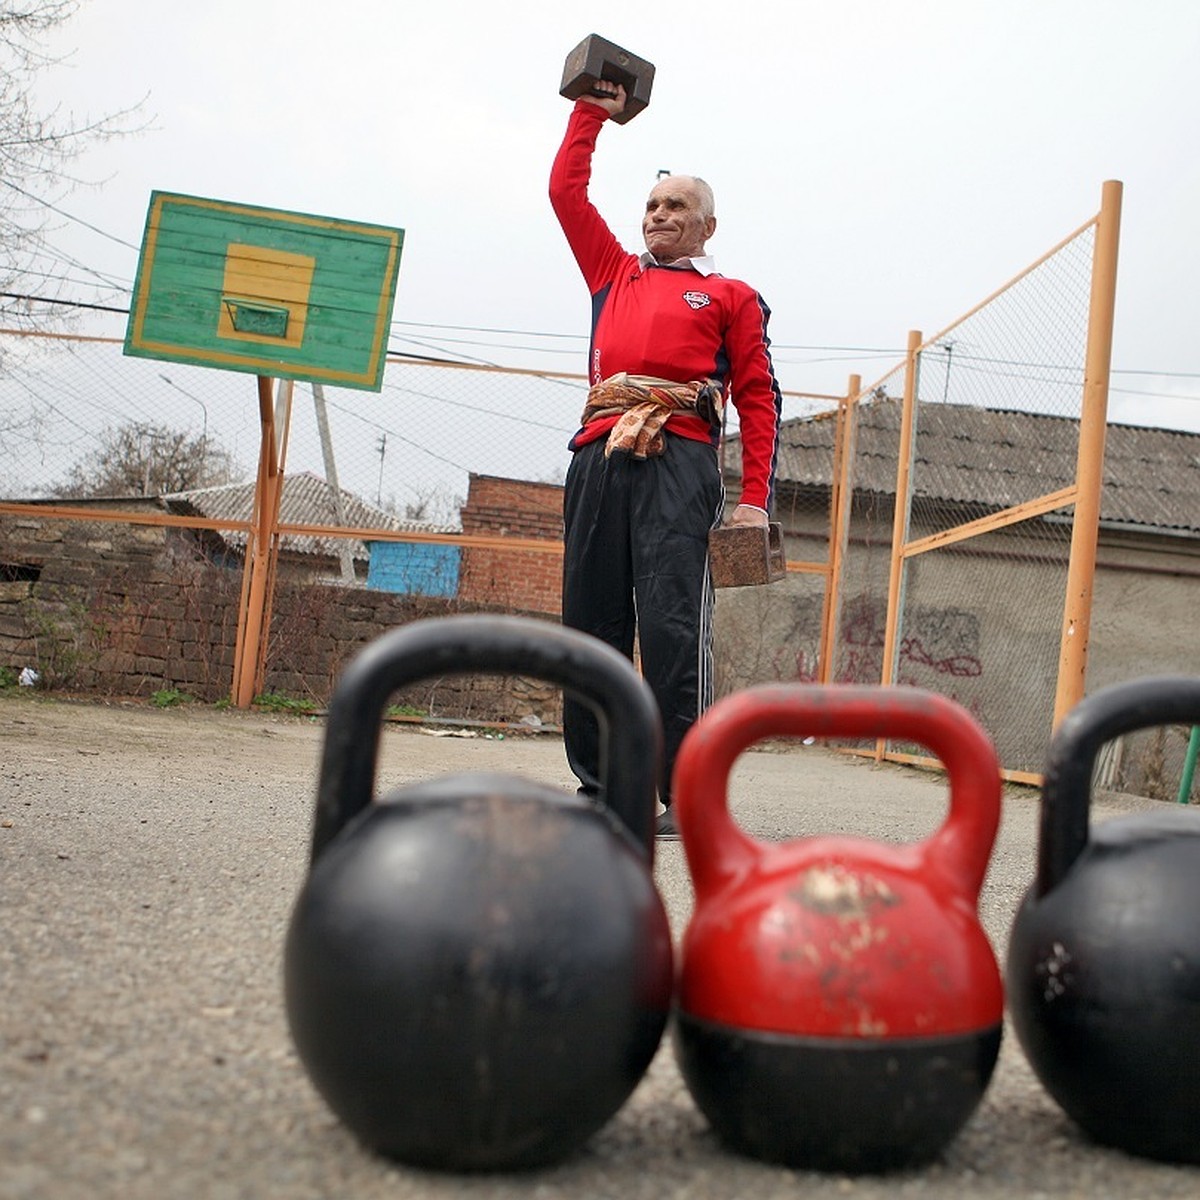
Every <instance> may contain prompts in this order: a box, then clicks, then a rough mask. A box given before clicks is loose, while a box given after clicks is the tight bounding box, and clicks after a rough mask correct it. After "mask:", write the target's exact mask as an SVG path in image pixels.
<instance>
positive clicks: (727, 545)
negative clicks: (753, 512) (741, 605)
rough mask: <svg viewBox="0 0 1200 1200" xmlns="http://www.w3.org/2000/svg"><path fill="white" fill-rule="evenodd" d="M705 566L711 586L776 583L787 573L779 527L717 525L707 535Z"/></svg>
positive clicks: (774, 524) (775, 522) (772, 524)
mask: <svg viewBox="0 0 1200 1200" xmlns="http://www.w3.org/2000/svg"><path fill="white" fill-rule="evenodd" d="M708 564H709V572H710V574H711V575H712V583H713V587H719V588H720V587H749V586H751V585H754V584H759V583H776V582H777V581H778V580H780V579H782V578H784V576H785V575H786V574H787V559H786V558H785V557H784V551H783V526H782V525H780V524H779V522H778V521H771V522H770V523H769V524H767V525H719V526H717V528H716V529H712V530H710V531H709V534H708Z"/></svg>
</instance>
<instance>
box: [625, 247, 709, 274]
mask: <svg viewBox="0 0 1200 1200" xmlns="http://www.w3.org/2000/svg"><path fill="white" fill-rule="evenodd" d="M684 263H687V264H688V266H690V267H691V268H692V270H693V271H695V272H696V273H697V274H699V275H715V274H716V273H717V262H716V259H714V258H713V256H712V255H711V254H702V255H699V256H697V257H696V258H679V259H676V260H675V262H673V263H672V264H671V266H672V267H679V266H682V265H683V264H684ZM638 265H639V266H640V267H641V268H642V270H643V271H644V270H645V269H646V268H647V267H655V266H658V263H657V262H655V259H654V255H653V254H651V253H650V251H649V250H643V251H642V254H641V256H640V257H639V258H638Z"/></svg>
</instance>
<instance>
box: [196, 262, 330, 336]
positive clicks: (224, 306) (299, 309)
mask: <svg viewBox="0 0 1200 1200" xmlns="http://www.w3.org/2000/svg"><path fill="white" fill-rule="evenodd" d="M316 265H317V260H316V259H315V258H312V257H310V256H309V255H307V254H293V253H291V252H289V251H287V250H273V249H270V248H269V247H266V246H249V245H245V244H243V243H240V242H231V243H230V244H229V247H228V248H227V250H226V251H225V277H224V281H223V283H222V286H221V311H220V316H219V318H218V321H217V333H218V335H219V336H220V337H227V338H236V339H238V340H239V341H244V342H266V343H268V344H270V345H275V346H295V347H299V345H300V344H301V342H302V341H303V340H304V323H305V317H306V316H307V314H308V296H309V292H310V291H311V290H312V279H313V271H314V270H315V269H316ZM237 301H243V302H244V303H246V304H251V305H253V304H260V305H274V306H278V307H281V308H285V309H287V312H288V320H287V332H286V333H285V334H284V336H283V337H276V336H274V335H273V334H269V333H250V332H247V331H245V330H241V329H236V328H235V327H234V309H235V308H236V306H237V305H236V302H237Z"/></svg>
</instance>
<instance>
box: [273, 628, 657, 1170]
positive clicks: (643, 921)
mask: <svg viewBox="0 0 1200 1200" xmlns="http://www.w3.org/2000/svg"><path fill="white" fill-rule="evenodd" d="M468 671H487V672H492V673H519V674H522V675H533V676H536V677H538V678H541V679H544V680H547V681H550V682H553V683H556V684H558V685H560V686H561V687H563V688H565V689H567V690H568V691H570V692H571V693H572V694H573V695H575V696H576V697H577V698H578V699H580V700H581V701H583V702H584V703H586V704H587V705H588V706H589V707H591V708H592V709H593V710H594V711H595V713H596V716H597V719H598V723H599V725H600V728H601V731H602V737H603V738H604V740H603V741H602V746H603V753H602V760H603V763H604V769H603V792H602V796H601V797H600V799H599V800H598V801H596V800H590V799H587V798H584V797H580V796H577V795H575V794H571V793H565V792H562V791H560V790H558V789H556V788H552V787H549V786H547V785H545V784H541V783H537V782H531V781H530V780H528V779H522V778H519V777H517V776H510V775H502V774H497V773H483V772H472V773H469V774H462V775H453V776H447V777H443V778H439V779H435V780H432V781H429V782H425V783H419V784H416V785H414V786H412V787H408V788H405V789H403V790H400V791H396V792H393V793H391V794H390V795H389V796H387V797H386V798H385V799H383V800H381V801H377V802H374V803H373V802H372V792H373V789H374V783H375V775H376V765H377V759H378V742H379V733H380V725H381V719H382V716H383V712H384V706H385V704H386V703H387V701H388V699H389V697H390V696H391V695H392V694H393V693H394V692H395V690H396V689H397V688H399V687H401V686H403V685H405V684H408V683H411V682H413V681H416V680H419V679H422V678H428V677H430V676H437V675H443V674H454V673H462V672H468ZM661 755H662V731H661V724H660V720H659V715H658V709H657V706H656V705H655V702H654V700H653V698H652V695H651V693H650V691H649V688H648V687H647V686H646V684H645V683H644V682H643V680H642V679H641V678H640V677H639V676H638V675H637V673H636V672H635V670H634V668H633V666H632V664H631V663H630V662H629V661H628V660H627V659H625V658H624V657H622V656H621V655H620V654H618V653H617V652H616V651H615V650H612V649H611V648H610V647H608V646H606V645H604V644H602V643H601V642H599V641H597V640H595V639H593V638H590V637H588V636H587V635H585V634H581V633H578V632H575V631H573V630H569V629H564V628H562V627H560V626H557V625H553V624H550V623H549V622H546V621H538V620H533V619H527V618H519V617H491V616H461V617H446V618H441V619H434V620H426V621H419V622H415V623H413V624H410V625H406V626H404V627H402V628H400V629H397V630H394V631H392V632H390V633H387V634H385V635H384V636H382V637H380V638H378V639H377V640H376V641H374V642H373V643H371V644H370V645H369V646H367V647H366V648H365V649H364V650H363V651H362V652H361V653H360V654H359V655H358V657H357V658H355V659H354V660H353V661H352V662H351V663H350V665H349V666H348V667H347V669H346V671H345V673H344V674H343V675H342V677H341V679H340V681H339V683H338V686H337V688H336V690H335V693H334V696H333V699H332V701H331V703H330V707H329V715H328V725H327V730H326V735H325V742H324V750H323V758H322V762H321V773H320V783H319V791H318V796H317V807H316V821H315V827H314V831H313V844H312V862H311V868H310V872H309V875H308V878H307V880H306V881H305V883H304V885H303V887H302V890H301V892H300V895H299V898H298V900H297V902H296V906H295V910H294V912H293V914H292V919H291V925H290V928H289V930H288V934H287V942H286V946H285V953H284V974H285V994H286V1001H287V1015H288V1021H289V1023H290V1026H291V1031H292V1036H293V1039H294V1040H295V1043H296V1047H297V1050H298V1051H299V1055H300V1058H301V1060H302V1062H303V1063H304V1066H305V1067H306V1068H307V1070H308V1072H309V1075H310V1076H311V1078H312V1081H313V1083H314V1084H315V1086H316V1088H317V1090H318V1091H319V1092H320V1093H321V1095H322V1096H323V1097H324V1099H325V1101H326V1102H327V1103H328V1104H329V1106H330V1108H331V1109H332V1110H333V1111H334V1112H335V1113H336V1114H337V1116H338V1117H339V1118H340V1119H341V1120H342V1121H343V1123H344V1124H345V1125H346V1126H347V1127H348V1128H349V1129H351V1130H352V1131H353V1132H354V1133H355V1134H356V1135H357V1136H358V1138H359V1139H360V1140H361V1141H362V1142H363V1143H365V1144H366V1145H368V1146H370V1147H372V1148H373V1149H375V1150H377V1151H379V1152H380V1153H382V1154H384V1155H387V1156H389V1157H391V1158H395V1159H398V1160H400V1161H403V1162H407V1163H409V1164H412V1165H418V1166H425V1167H432V1168H437V1169H443V1170H455V1171H470V1170H510V1169H518V1168H527V1167H533V1166H538V1165H543V1164H547V1163H550V1162H553V1161H555V1160H559V1159H561V1158H563V1157H565V1156H566V1155H568V1154H570V1153H571V1152H572V1151H574V1150H575V1149H576V1148H578V1147H579V1146H581V1145H582V1144H583V1143H584V1142H585V1141H586V1140H587V1139H588V1138H589V1137H590V1136H591V1135H592V1134H593V1133H594V1132H595V1131H596V1130H598V1129H599V1128H600V1126H602V1125H603V1124H604V1123H605V1122H606V1121H607V1120H608V1119H609V1118H610V1117H611V1116H612V1115H613V1114H614V1113H615V1112H616V1111H617V1109H618V1108H619V1107H620V1106H621V1105H622V1104H623V1103H624V1101H625V1100H626V1099H627V1098H628V1096H629V1094H630V1093H631V1092H632V1091H633V1088H634V1087H635V1085H636V1084H637V1083H638V1081H639V1080H640V1079H641V1077H642V1075H643V1073H644V1072H645V1070H646V1068H647V1067H648V1066H649V1064H650V1060H651V1059H652V1058H653V1057H654V1053H655V1051H656V1049H657V1047H658V1045H659V1042H660V1039H661V1037H662V1033H663V1029H664V1027H665V1024H666V1021H667V1016H668V1013H669V1011H670V1006H671V1000H672V993H673V986H674V975H673V959H672V946H671V936H670V929H669V926H668V923H667V916H666V912H665V910H664V908H663V904H662V900H661V897H660V896H659V894H658V891H657V890H656V888H655V885H654V880H653V875H652V872H651V866H652V856H653V847H654V834H653V824H654V795H655V783H656V779H657V777H658V772H659V769H660V762H661Z"/></svg>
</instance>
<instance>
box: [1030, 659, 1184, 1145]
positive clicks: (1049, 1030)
mask: <svg viewBox="0 0 1200 1200" xmlns="http://www.w3.org/2000/svg"><path fill="white" fill-rule="evenodd" d="M1174 722H1186V723H1187V724H1196V723H1200V678H1189V677H1183V676H1161V677H1150V678H1144V679H1137V680H1133V681H1131V682H1129V683H1122V684H1118V685H1116V686H1114V687H1109V688H1105V689H1103V690H1102V691H1098V692H1096V693H1094V694H1093V695H1091V696H1088V697H1086V698H1085V699H1084V700H1083V701H1081V702H1080V703H1079V704H1078V705H1076V707H1075V708H1074V709H1072V710H1071V711H1070V712H1069V713H1068V714H1067V715H1066V716H1065V717H1064V718H1063V721H1062V723H1061V724H1060V726H1059V728H1058V730H1057V731H1056V733H1055V735H1054V738H1053V739H1052V741H1051V744H1050V749H1049V753H1048V758H1047V764H1046V772H1045V783H1044V786H1043V791H1042V808H1041V825H1040V831H1039V845H1038V862H1037V874H1036V876H1035V879H1034V883H1033V885H1032V887H1031V888H1030V889H1029V891H1028V893H1027V894H1026V896H1025V899H1024V901H1023V903H1022V904H1021V907H1020V908H1019V909H1018V911H1017V915H1016V919H1015V921H1014V924H1013V929H1012V936H1011V938H1010V941H1009V950H1008V962H1007V992H1008V1002H1009V1008H1010V1012H1011V1015H1012V1018H1013V1024H1014V1026H1015V1028H1016V1032H1017V1036H1018V1038H1019V1039H1020V1042H1021V1045H1022V1046H1023V1048H1024V1050H1025V1053H1026V1055H1027V1056H1028V1058H1029V1061H1030V1063H1031V1064H1032V1066H1033V1069H1034V1071H1035V1072H1036V1073H1037V1076H1038V1078H1039V1079H1040V1080H1041V1081H1042V1084H1043V1086H1044V1087H1045V1088H1046V1090H1047V1091H1048V1092H1049V1093H1050V1095H1051V1096H1052V1097H1053V1098H1054V1099H1055V1100H1056V1101H1057V1102H1058V1104H1059V1105H1060V1106H1061V1107H1062V1108H1063V1110H1064V1111H1065V1112H1066V1113H1067V1114H1068V1115H1069V1116H1070V1117H1071V1118H1072V1119H1073V1120H1074V1121H1075V1122H1076V1123H1077V1124H1078V1125H1079V1126H1081V1127H1082V1129H1083V1130H1084V1131H1085V1132H1086V1133H1088V1134H1089V1135H1090V1136H1091V1137H1092V1138H1093V1139H1094V1140H1095V1141H1097V1142H1101V1143H1103V1144H1105V1145H1109V1146H1115V1147H1118V1148H1119V1149H1122V1150H1125V1151H1128V1152H1129V1153H1132V1154H1137V1155H1142V1156H1144V1157H1148V1158H1157V1159H1165V1160H1168V1161H1178V1162H1200V1123H1198V1118H1197V1113H1198V1112H1200V812H1196V811H1195V810H1194V809H1187V808H1181V807H1178V806H1175V807H1166V806H1165V805H1164V807H1163V808H1161V809H1158V810H1155V811H1152V812H1147V813H1138V814H1136V815H1133V816H1128V817H1121V818H1117V819H1115V820H1111V821H1105V822H1103V823H1102V824H1100V825H1097V826H1095V827H1093V828H1092V830H1091V835H1090V837H1089V833H1088V806H1089V797H1090V789H1091V779H1092V769H1093V766H1094V764H1095V761H1096V756H1097V754H1098V753H1099V751H1100V749H1101V747H1102V746H1103V745H1104V744H1105V743H1106V742H1108V741H1110V740H1111V739H1112V738H1114V737H1117V736H1118V735H1119V734H1123V733H1129V732H1132V731H1133V730H1136V729H1144V728H1147V727H1148V726H1153V725H1164V724H1167V723H1174Z"/></svg>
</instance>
